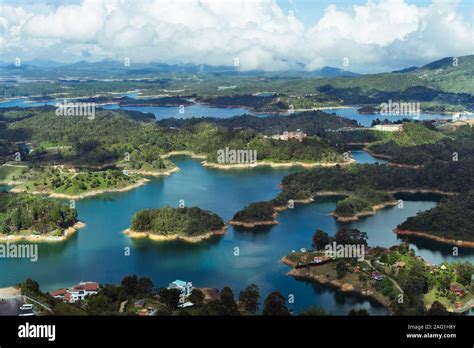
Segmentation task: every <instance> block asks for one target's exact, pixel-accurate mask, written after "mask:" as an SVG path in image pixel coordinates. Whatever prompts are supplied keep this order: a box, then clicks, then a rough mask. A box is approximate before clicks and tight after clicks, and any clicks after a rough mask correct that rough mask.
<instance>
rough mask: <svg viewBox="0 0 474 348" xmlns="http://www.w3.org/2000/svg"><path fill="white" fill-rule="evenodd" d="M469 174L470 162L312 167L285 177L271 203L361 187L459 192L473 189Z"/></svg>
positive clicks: (472, 168) (473, 163) (472, 177)
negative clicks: (414, 166) (419, 166)
mask: <svg viewBox="0 0 474 348" xmlns="http://www.w3.org/2000/svg"><path fill="white" fill-rule="evenodd" d="M447 173H449V175H448V174H447ZM473 174H474V161H463V162H461V161H460V162H450V163H433V164H430V165H426V166H424V167H421V168H405V167H393V166H386V165H378V164H375V165H373V164H364V165H353V166H349V167H344V168H343V167H341V166H336V167H333V168H314V169H311V170H307V171H304V172H300V173H293V174H290V175H288V176H285V177H284V178H283V180H282V186H283V190H282V192H281V193H280V194H279V195H278V197H277V198H276V199H275V200H274V202H275V203H276V204H277V205H281V204H283V205H286V202H288V200H290V199H307V198H310V197H312V196H314V195H315V194H317V193H318V192H321V191H335V192H347V191H349V192H355V191H357V190H359V189H362V188H371V189H374V190H377V191H397V190H439V191H444V192H462V191H464V190H465V189H466V187H473V185H474V175H473Z"/></svg>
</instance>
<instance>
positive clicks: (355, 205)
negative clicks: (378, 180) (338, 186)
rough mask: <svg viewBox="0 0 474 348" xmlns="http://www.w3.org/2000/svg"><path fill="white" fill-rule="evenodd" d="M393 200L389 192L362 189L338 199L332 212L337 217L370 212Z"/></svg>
mask: <svg viewBox="0 0 474 348" xmlns="http://www.w3.org/2000/svg"><path fill="white" fill-rule="evenodd" d="M394 201H395V198H394V197H393V195H392V194H391V193H389V192H384V191H375V190H373V189H366V190H364V189H362V190H358V191H357V192H356V193H354V194H353V195H350V196H349V197H347V198H345V199H343V200H341V201H338V202H337V203H336V210H335V211H334V213H335V215H336V216H338V217H354V216H357V215H358V214H363V213H372V212H373V211H374V209H373V208H374V207H376V206H383V205H384V204H386V203H389V202H394Z"/></svg>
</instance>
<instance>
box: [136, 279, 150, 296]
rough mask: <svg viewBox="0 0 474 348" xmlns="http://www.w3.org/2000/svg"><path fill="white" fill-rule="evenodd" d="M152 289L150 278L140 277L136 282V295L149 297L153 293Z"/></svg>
mask: <svg viewBox="0 0 474 348" xmlns="http://www.w3.org/2000/svg"><path fill="white" fill-rule="evenodd" d="M153 288H154V285H153V282H152V281H151V279H150V278H147V277H141V278H140V279H139V280H138V289H137V290H138V294H140V295H144V296H147V295H150V294H151V293H152V292H153Z"/></svg>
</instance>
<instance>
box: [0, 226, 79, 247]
mask: <svg viewBox="0 0 474 348" xmlns="http://www.w3.org/2000/svg"><path fill="white" fill-rule="evenodd" d="M85 226H86V224H85V223H83V222H81V221H78V222H76V223H75V224H74V225H73V226H71V227H69V228H67V229H65V230H64V231H63V234H62V235H61V236H51V235H47V234H46V235H38V234H25V235H15V234H12V235H2V234H0V242H20V241H26V242H35V243H43V242H46V243H49V242H63V241H65V240H66V239H68V238H70V237H71V236H72V235H74V234H75V233H76V232H77V231H79V230H80V229H81V228H84V227H85Z"/></svg>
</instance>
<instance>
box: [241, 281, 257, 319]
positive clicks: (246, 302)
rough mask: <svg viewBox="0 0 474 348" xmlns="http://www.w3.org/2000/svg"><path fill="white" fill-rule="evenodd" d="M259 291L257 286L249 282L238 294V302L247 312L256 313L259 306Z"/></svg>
mask: <svg viewBox="0 0 474 348" xmlns="http://www.w3.org/2000/svg"><path fill="white" fill-rule="evenodd" d="M259 300H260V291H259V289H258V286H257V285H255V284H250V285H249V286H247V287H246V288H245V289H244V290H243V291H241V292H240V294H239V304H240V305H241V306H242V307H243V308H244V310H245V311H247V312H249V313H256V312H257V310H258V307H259Z"/></svg>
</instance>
